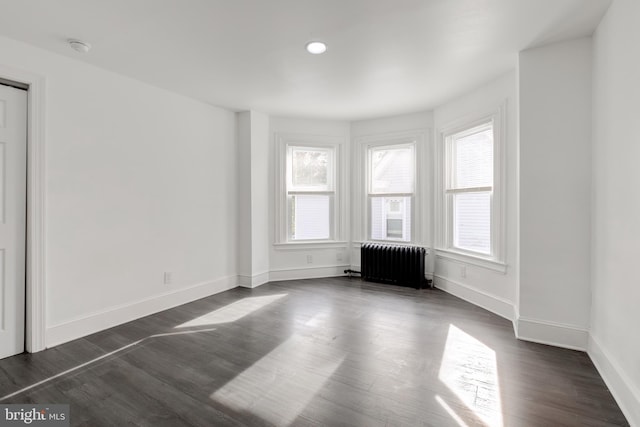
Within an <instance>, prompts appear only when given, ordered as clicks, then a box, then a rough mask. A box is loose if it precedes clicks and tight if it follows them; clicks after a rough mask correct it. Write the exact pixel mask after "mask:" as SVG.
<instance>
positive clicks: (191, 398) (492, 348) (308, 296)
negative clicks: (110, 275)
mask: <svg viewBox="0 0 640 427" xmlns="http://www.w3.org/2000/svg"><path fill="white" fill-rule="evenodd" d="M0 399H2V400H1V401H0V403H25V402H29V403H69V404H70V405H71V424H72V425H76V426H80V425H82V426H103V425H104V426H125V425H144V426H182V425H185V426H186V425H194V426H226V425H249V426H254V425H258V426H261V425H276V426H286V425H310V426H314V425H328V426H367V427H369V426H418V425H425V426H492V427H493V426H518V427H520V426H614V425H615V426H624V425H628V423H627V421H626V420H625V418H624V416H623V415H622V413H621V412H620V409H619V408H618V406H617V405H616V403H615V401H614V400H613V398H612V396H611V394H610V393H609V391H608V389H607V387H606V386H605V384H604V382H603V381H602V379H601V378H600V376H599V375H598V373H597V372H596V370H595V368H594V367H593V365H592V363H591V361H590V360H589V357H588V356H587V355H586V354H585V353H581V352H577V351H570V350H564V349H559V348H554V347H549V346H544V345H539V344H533V343H527V342H522V341H518V340H516V339H515V338H514V335H513V328H512V325H511V323H510V322H509V321H506V320H504V319H502V318H500V317H498V316H496V315H494V314H492V313H489V312H487V311H485V310H483V309H481V308H478V307H475V306H473V305H471V304H469V303H466V302H464V301H462V300H460V299H458V298H455V297H453V296H451V295H449V294H447V293H445V292H442V291H439V290H435V289H433V290H432V289H426V290H420V291H417V290H415V289H411V288H404V287H397V286H389V285H380V284H374V283H367V282H361V281H360V280H358V279H351V280H349V279H346V278H334V279H314V280H300V281H289V282H278V283H270V284H267V285H263V286H261V287H259V288H256V289H243V288H237V289H234V290H231V291H228V292H224V293H222V294H218V295H214V296H212V297H208V298H205V299H202V300H199V301H195V302H193V303H190V304H186V305H183V306H180V307H177V308H174V309H171V310H168V311H165V312H162V313H158V314H156V315H153V316H149V317H145V318H143V319H139V320H136V321H134V322H131V323H128V324H125V325H122V326H119V327H116V328H113V329H109V330H107V331H103V332H100V333H97V334H94V335H91V336H88V337H86V338H82V339H79V340H76V341H73V342H70V343H67V344H64V345H60V346H58V347H55V348H52V349H49V350H46V351H43V352H40V353H36V354H23V355H19V356H14V357H11V358H7V359H4V360H0Z"/></svg>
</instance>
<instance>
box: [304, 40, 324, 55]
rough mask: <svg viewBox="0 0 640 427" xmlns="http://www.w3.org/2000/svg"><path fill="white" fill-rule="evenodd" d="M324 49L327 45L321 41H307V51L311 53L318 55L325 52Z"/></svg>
mask: <svg viewBox="0 0 640 427" xmlns="http://www.w3.org/2000/svg"><path fill="white" fill-rule="evenodd" d="M326 51H327V45H326V44H324V43H322V42H318V41H314V42H309V43H307V52H309V53H311V54H313V55H320V54H321V53H325V52H326Z"/></svg>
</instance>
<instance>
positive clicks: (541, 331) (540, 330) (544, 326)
mask: <svg viewBox="0 0 640 427" xmlns="http://www.w3.org/2000/svg"><path fill="white" fill-rule="evenodd" d="M515 326H516V327H515V332H516V337H517V338H518V339H520V340H523V341H531V342H535V343H538V344H546V345H553V346H556V347H562V348H568V349H571V350H580V351H587V344H588V342H589V331H588V330H586V329H583V328H580V327H577V326H573V325H565V324H562V323H556V322H549V321H545V320H538V319H530V318H526V317H519V318H518V319H517V321H516V325H515Z"/></svg>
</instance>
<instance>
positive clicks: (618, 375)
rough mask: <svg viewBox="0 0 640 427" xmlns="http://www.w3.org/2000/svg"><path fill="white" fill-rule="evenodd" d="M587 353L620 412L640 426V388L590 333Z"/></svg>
mask: <svg viewBox="0 0 640 427" xmlns="http://www.w3.org/2000/svg"><path fill="white" fill-rule="evenodd" d="M587 354H589V357H590V358H591V360H592V361H593V364H594V365H595V367H596V369H597V370H598V372H599V373H600V376H602V379H603V380H604V382H605V384H607V387H609V391H611V394H612V395H613V397H614V399H615V400H616V403H617V404H618V406H620V409H621V410H622V413H623V414H624V416H625V417H626V418H627V421H629V424H631V425H632V426H640V389H638V387H637V386H635V385H634V384H632V383H631V382H630V381H629V378H631V376H630V375H628V374H627V373H626V372H625V370H624V369H622V367H621V366H620V365H619V364H618V362H617V361H616V359H614V358H613V357H612V356H611V354H610V353H609V352H608V351H607V350H606V349H605V347H604V346H603V345H602V344H600V342H599V341H598V340H597V339H596V337H594V336H593V335H592V334H589V346H588V351H587Z"/></svg>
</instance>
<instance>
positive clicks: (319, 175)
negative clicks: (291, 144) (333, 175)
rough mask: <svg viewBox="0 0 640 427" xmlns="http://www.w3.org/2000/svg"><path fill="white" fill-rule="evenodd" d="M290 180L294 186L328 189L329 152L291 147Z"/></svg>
mask: <svg viewBox="0 0 640 427" xmlns="http://www.w3.org/2000/svg"><path fill="white" fill-rule="evenodd" d="M291 169H292V170H291V180H292V184H293V187H294V188H314V187H317V188H319V189H328V187H329V184H330V183H329V152H328V151H327V150H312V149H300V148H293V149H292V150H291Z"/></svg>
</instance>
